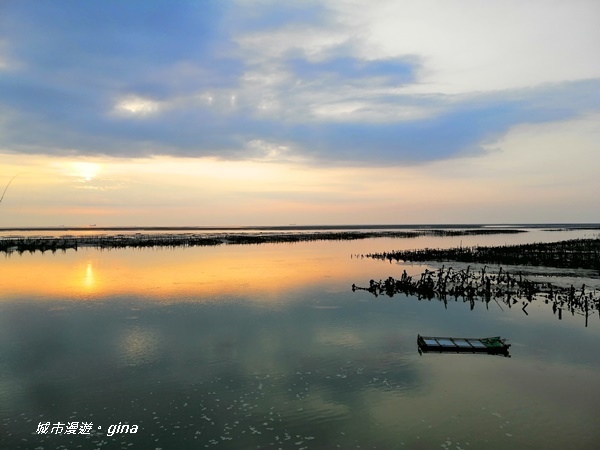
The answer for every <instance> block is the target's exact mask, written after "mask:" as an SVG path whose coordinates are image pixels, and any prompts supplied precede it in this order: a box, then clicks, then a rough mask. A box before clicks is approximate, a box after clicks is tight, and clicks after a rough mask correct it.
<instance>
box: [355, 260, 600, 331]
mask: <svg viewBox="0 0 600 450" xmlns="http://www.w3.org/2000/svg"><path fill="white" fill-rule="evenodd" d="M357 290H364V291H368V292H370V293H371V294H373V295H375V296H376V297H377V296H379V295H387V296H389V297H393V296H394V295H396V294H405V295H414V296H417V298H418V299H419V300H421V299H428V300H432V299H438V300H440V301H443V302H444V305H445V306H446V307H447V306H448V301H452V300H454V301H455V302H458V301H459V300H461V301H462V302H469V303H470V307H471V309H474V307H475V303H476V302H484V303H485V305H486V306H487V305H488V304H489V303H490V302H491V301H492V300H493V301H494V302H495V303H497V304H498V306H500V305H501V304H504V305H505V306H506V307H508V308H512V307H514V306H516V307H520V308H521V309H522V310H523V312H524V313H525V314H528V313H527V306H529V304H530V303H531V302H532V301H534V300H538V301H543V302H544V303H545V304H549V305H550V304H551V305H552V310H553V312H554V314H555V315H557V316H558V319H559V320H560V319H562V313H563V311H566V312H570V313H571V314H572V315H575V314H579V315H582V316H585V326H586V327H587V325H588V318H589V317H590V316H591V315H593V314H594V313H598V312H599V311H600V292H598V291H597V290H595V289H594V290H590V289H586V286H585V284H584V285H582V286H581V288H580V289H576V288H575V287H574V286H573V285H571V286H570V287H569V288H564V287H557V286H555V285H552V284H550V283H538V282H534V281H530V280H528V279H525V278H524V277H523V276H522V275H520V274H516V275H513V274H510V273H508V272H506V271H503V270H502V268H500V269H499V271H498V273H497V274H489V273H487V272H486V267H484V268H482V269H481V271H472V270H470V267H468V268H467V269H466V270H453V269H452V268H448V269H445V267H442V268H441V269H439V270H437V271H430V270H425V272H423V273H422V274H421V277H420V278H419V279H417V280H413V278H412V277H411V276H408V275H407V273H406V271H404V272H403V274H402V277H401V278H400V279H399V280H397V279H394V278H392V277H389V278H388V279H387V280H379V281H375V280H370V282H369V286H368V287H359V286H356V285H354V284H353V285H352V291H357ZM500 307H502V306H500Z"/></svg>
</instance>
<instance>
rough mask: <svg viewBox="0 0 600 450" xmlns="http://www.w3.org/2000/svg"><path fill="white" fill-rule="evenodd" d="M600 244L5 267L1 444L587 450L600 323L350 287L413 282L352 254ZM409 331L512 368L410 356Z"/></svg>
mask: <svg viewBox="0 0 600 450" xmlns="http://www.w3.org/2000/svg"><path fill="white" fill-rule="evenodd" d="M593 233H594V232H591V231H583V230H578V231H570V232H544V231H541V230H535V231H531V232H530V233H526V234H519V235H497V236H470V237H454V238H431V237H427V238H425V237H422V238H417V239H368V240H364V241H336V242H332V241H326V242H306V243H296V244H263V245H253V246H220V247H203V248H178V249H154V250H153V249H142V250H139V249H119V250H110V251H106V250H105V251H100V250H95V249H80V250H79V251H77V252H75V251H67V252H66V253H60V252H59V253H56V254H50V253H46V254H41V253H34V254H23V255H20V256H19V255H14V254H13V255H11V256H8V257H4V258H2V259H0V292H2V299H1V300H0V399H1V401H0V448H11V449H12V448H24V449H29V448H61V446H62V448H77V447H78V446H81V447H82V448H150V449H153V448H163V449H170V448H227V449H246V448H295V449H300V448H309V449H313V448H317V449H318V448H337V447H338V446H339V448H383V449H396V448H403V447H405V448H411V449H414V448H423V449H428V448H452V449H455V448H456V449H458V448H463V449H469V448H472V449H474V448H486V449H490V448H491V449H494V448H497V449H505V448H532V449H537V448H579V449H582V448H583V449H585V448H590V449H591V448H596V444H597V442H599V441H600V432H599V431H598V428H597V423H598V420H599V419H600V406H599V404H600V403H599V400H600V385H599V384H598V378H597V373H598V370H599V369H600V355H599V353H598V351H597V348H598V344H599V343H600V318H599V317H598V316H597V315H592V316H591V317H590V320H589V324H588V326H587V327H585V326H584V319H583V317H581V316H579V315H571V314H564V315H563V317H562V320H558V319H557V317H556V316H555V315H554V314H553V312H552V309H551V308H550V307H548V305H545V304H543V303H539V304H536V303H532V304H531V305H530V306H529V308H528V315H525V314H524V313H523V311H522V310H521V309H520V308H511V309H508V308H506V307H501V305H498V304H496V303H494V302H490V303H489V304H488V305H487V306H486V305H485V303H478V304H476V306H475V308H474V309H473V310H471V309H470V305H469V304H468V303H464V302H462V301H461V300H459V301H457V302H454V301H449V302H448V304H447V305H444V303H443V302H440V301H438V300H431V301H427V300H420V301H419V300H418V299H417V298H415V297H406V296H403V295H400V296H395V297H393V298H387V297H385V298H383V297H378V298H375V297H373V296H372V295H371V294H369V293H367V292H364V291H359V292H355V293H353V292H352V291H351V285H352V283H356V284H359V285H368V280H369V279H371V278H373V279H379V278H387V277H388V276H394V277H398V276H399V274H401V273H402V270H404V269H406V270H407V271H408V272H409V273H415V274H416V273H420V271H421V270H422V269H423V267H422V266H418V265H409V266H403V265H400V264H389V263H387V262H382V261H376V260H371V259H367V258H362V257H360V255H361V254H366V253H370V252H376V251H386V250H394V249H404V248H418V247H424V246H430V247H444V246H453V245H458V243H459V242H460V241H462V244H463V245H474V244H477V243H481V244H497V243H502V244H504V243H513V242H515V243H517V242H518V243H521V242H532V241H535V242H540V241H544V240H560V239H565V238H571V237H580V236H583V235H588V236H590V235H591V234H593ZM357 255H358V256H357ZM418 333H421V334H425V335H451V336H452V335H453V336H487V335H501V336H503V337H506V338H508V339H509V341H510V342H511V343H512V347H511V351H510V353H511V357H510V358H505V357H499V356H488V355H447V354H445V355H440V354H424V355H419V353H418V352H417V346H416V337H417V334H418ZM74 422H78V427H79V428H77V430H78V431H77V432H76V433H75V434H67V433H66V425H67V424H69V423H71V424H73V423H74ZM84 422H86V423H88V424H92V427H91V429H92V431H91V434H89V435H86V434H80V433H79V431H80V427H81V425H82V424H83V423H84ZM40 423H49V424H50V427H49V430H48V433H45V434H44V433H36V431H37V428H38V425H39V424H40ZM58 423H62V424H64V425H65V428H63V431H62V432H58V429H57V427H55V425H56V424H58ZM119 423H121V424H128V425H130V426H132V425H137V427H138V429H137V432H136V433H126V432H123V429H124V428H123V427H122V426H121V427H120V428H117V427H112V429H111V430H112V431H111V433H112V432H113V431H114V434H113V435H112V436H108V435H107V432H108V431H109V427H110V426H111V425H118V424H119ZM72 426H73V425H72ZM52 428H54V431H55V432H54V433H51V431H52Z"/></svg>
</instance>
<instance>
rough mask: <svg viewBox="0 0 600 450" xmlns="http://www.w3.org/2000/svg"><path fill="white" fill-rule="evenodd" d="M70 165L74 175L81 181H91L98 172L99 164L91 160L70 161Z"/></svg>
mask: <svg viewBox="0 0 600 450" xmlns="http://www.w3.org/2000/svg"><path fill="white" fill-rule="evenodd" d="M71 167H72V169H73V171H74V172H75V173H74V175H75V176H76V177H78V178H81V179H82V180H83V181H92V180H93V179H94V178H96V177H97V176H98V173H99V172H100V164H96V163H91V162H74V163H71Z"/></svg>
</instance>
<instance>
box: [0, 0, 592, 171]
mask: <svg viewBox="0 0 600 450" xmlns="http://www.w3.org/2000/svg"><path fill="white" fill-rule="evenodd" d="M419 5H421V3H419ZM432 5H433V4H431V3H429V2H426V1H425V2H423V5H421V6H415V5H414V4H413V3H412V2H408V3H405V2H400V3H398V2H385V1H383V2H378V3H377V5H371V4H369V6H368V7H367V5H364V4H360V2H359V3H357V2H345V1H331V2H326V3H317V2H314V3H313V2H309V3H305V2H290V3H289V4H288V3H287V2H286V4H285V5H283V6H282V5H280V4H279V3H277V2H270V1H264V2H249V1H238V2H225V1H218V2H217V1H214V2H213V1H209V2H201V3H192V2H178V3H176V4H173V3H172V2H151V3H148V2H142V1H138V2H136V1H132V2H105V1H102V2H100V1H88V2H78V1H72V2H71V1H65V2H61V3H60V4H58V5H57V4H55V3H46V2H45V3H42V4H39V3H38V2H29V1H19V2H7V3H6V4H5V6H4V7H3V14H2V16H1V18H0V30H2V31H1V32H0V44H1V45H0V73H2V78H1V79H0V150H2V151H5V152H13V153H19V152H22V153H44V154H73V153H74V154H82V155H86V154H94V155H101V154H106V155H115V156H147V155H153V154H156V155H157V154H170V155H180V156H199V157H202V156H210V157H217V158H222V159H253V160H262V159H266V160H270V161H272V160H276V159H278V158H280V159H285V160H295V161H304V162H307V161H312V162H314V163H317V164H318V163H322V162H323V163H326V164H374V165H387V164H414V163H422V162H427V161H436V160H444V159H448V158H453V157H456V156H460V155H464V154H465V153H469V154H473V153H478V152H479V153H481V152H485V151H486V147H485V146H486V144H487V143H489V142H490V141H493V140H495V139H498V137H499V136H501V135H502V134H504V133H506V132H507V131H508V130H510V129H511V128H512V127H515V126H518V125H521V124H524V123H539V122H544V121H557V120H561V119H564V120H568V119H570V118H573V117H577V116H580V115H582V114H587V113H589V112H593V111H597V110H598V106H597V105H598V104H600V102H599V101H598V100H599V99H598V96H599V94H598V92H599V89H598V87H599V85H600V81H599V80H600V68H599V67H597V63H596V61H597V58H594V57H593V54H592V53H590V52H591V50H592V49H591V46H590V45H591V44H589V42H588V41H587V40H586V39H592V38H594V37H595V36H596V34H597V30H598V29H600V27H597V28H594V27H592V25H597V19H595V18H594V17H599V16H598V15H596V16H593V15H591V13H592V12H593V11H595V8H596V7H595V6H594V2H583V1H579V2H576V3H575V5H574V6H573V8H572V9H565V8H564V7H563V6H562V4H561V3H555V2H551V3H550V4H546V3H539V2H536V1H534V2H531V4H529V6H520V4H516V3H515V4H513V3H510V5H509V6H510V7H506V6H504V3H498V2H492V3H490V5H489V6H487V7H482V6H474V5H470V6H469V10H468V11H465V9H464V5H465V3H464V2H463V1H449V2H444V3H443V5H440V4H439V3H436V8H432ZM511 8H514V9H511ZM461 11H462V13H461ZM536 12H537V13H538V15H535V14H533V13H536ZM525 13H527V14H530V15H529V16H527V17H537V19H536V21H535V23H530V22H528V21H527V20H525V18H524V17H525V16H524V14H525ZM579 19H581V20H579ZM559 22H560V24H561V25H563V28H562V29H561V30H564V32H563V33H556V30H557V28H556V25H557V23H559ZM509 23H513V24H514V27H513V29H511V30H513V31H511V32H510V33H509V32H508V31H507V29H506V27H507V25H508V24H509ZM553 33H554V34H553ZM563 34H564V35H565V36H564V41H565V42H567V43H568V44H569V46H574V47H573V48H571V47H569V48H568V49H567V46H566V44H563V43H561V42H562V41H561V39H562V38H561V36H562V35H563ZM548 44H551V45H548ZM553 46H554V47H553ZM549 49H551V50H552V51H551V50H549ZM573 49H576V50H577V51H574V50H573ZM563 62H564V64H563Z"/></svg>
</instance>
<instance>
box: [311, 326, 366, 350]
mask: <svg viewBox="0 0 600 450" xmlns="http://www.w3.org/2000/svg"><path fill="white" fill-rule="evenodd" d="M315 340H316V341H317V342H318V343H320V344H326V345H335V346H343V347H351V348H361V347H363V346H364V345H365V342H364V341H363V339H362V338H361V337H360V336H358V335H357V334H356V333H355V332H350V331H348V330H345V329H335V328H322V329H320V330H318V332H317V334H316V336H315Z"/></svg>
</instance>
